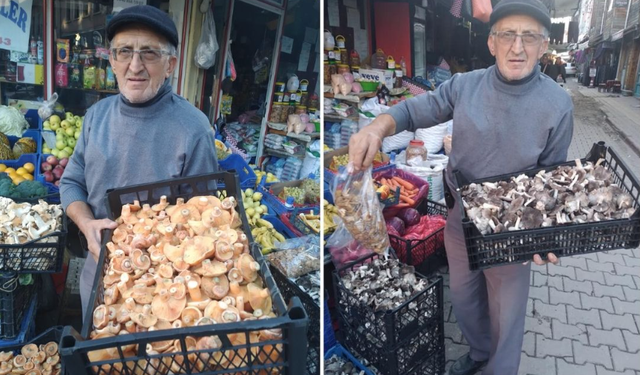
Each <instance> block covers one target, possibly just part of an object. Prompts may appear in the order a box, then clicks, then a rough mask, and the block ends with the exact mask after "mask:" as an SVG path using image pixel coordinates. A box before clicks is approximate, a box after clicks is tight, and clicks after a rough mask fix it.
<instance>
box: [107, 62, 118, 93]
mask: <svg viewBox="0 0 640 375" xmlns="http://www.w3.org/2000/svg"><path fill="white" fill-rule="evenodd" d="M115 88H116V76H115V74H113V68H112V67H111V65H109V66H107V77H106V81H105V89H107V90H113V89H115Z"/></svg>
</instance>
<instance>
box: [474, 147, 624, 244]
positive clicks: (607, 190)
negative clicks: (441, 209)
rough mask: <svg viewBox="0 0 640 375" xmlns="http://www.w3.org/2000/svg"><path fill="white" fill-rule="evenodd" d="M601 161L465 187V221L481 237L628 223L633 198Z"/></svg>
mask: <svg viewBox="0 0 640 375" xmlns="http://www.w3.org/2000/svg"><path fill="white" fill-rule="evenodd" d="M603 161H604V159H600V160H598V162H596V163H595V164H594V163H591V162H587V163H586V164H585V165H582V163H581V162H580V160H576V165H575V166H560V167H558V168H556V169H554V170H553V171H550V172H546V171H540V172H538V173H537V174H536V175H535V176H533V177H529V176H527V175H524V174H521V175H519V176H517V177H512V178H511V179H510V181H498V182H483V183H482V184H475V183H472V184H469V185H468V186H466V187H464V188H463V189H462V197H463V203H464V207H465V210H466V212H467V216H468V217H469V218H470V219H471V220H473V221H474V223H475V224H476V226H477V227H478V230H479V231H480V232H481V233H482V234H490V233H500V232H505V231H515V230H522V229H533V228H540V227H552V226H556V225H562V224H580V223H588V222H596V221H602V220H613V219H626V218H629V217H631V215H632V214H633V213H634V212H635V210H636V208H634V207H633V203H634V202H633V198H632V197H631V195H629V194H628V193H626V192H625V191H624V190H623V189H621V188H620V187H619V186H617V185H616V184H615V182H614V180H613V175H612V173H611V171H609V170H608V169H607V168H606V167H605V166H603V165H602V162H603Z"/></svg>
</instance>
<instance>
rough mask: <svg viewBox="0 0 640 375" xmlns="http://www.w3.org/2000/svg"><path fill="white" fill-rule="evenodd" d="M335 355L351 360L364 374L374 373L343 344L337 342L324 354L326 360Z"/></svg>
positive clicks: (370, 374) (371, 374)
mask: <svg viewBox="0 0 640 375" xmlns="http://www.w3.org/2000/svg"><path fill="white" fill-rule="evenodd" d="M334 355H335V356H338V357H340V358H343V359H345V360H347V361H348V362H351V363H352V364H353V365H354V367H355V368H357V369H358V370H359V371H360V374H362V373H364V375H373V372H371V371H370V370H369V369H368V368H366V367H365V366H364V365H363V364H362V363H360V361H358V360H357V359H356V358H355V357H354V356H353V355H352V354H351V353H349V351H348V350H347V349H345V348H344V347H343V346H342V345H340V344H336V345H334V346H333V347H331V349H329V351H328V352H327V353H326V354H325V355H324V359H325V361H326V360H328V359H329V358H331V357H333V356H334Z"/></svg>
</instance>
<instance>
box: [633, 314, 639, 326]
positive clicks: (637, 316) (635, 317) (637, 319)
mask: <svg viewBox="0 0 640 375" xmlns="http://www.w3.org/2000/svg"><path fill="white" fill-rule="evenodd" d="M633 319H634V320H635V321H636V327H638V329H640V315H634V316H633Z"/></svg>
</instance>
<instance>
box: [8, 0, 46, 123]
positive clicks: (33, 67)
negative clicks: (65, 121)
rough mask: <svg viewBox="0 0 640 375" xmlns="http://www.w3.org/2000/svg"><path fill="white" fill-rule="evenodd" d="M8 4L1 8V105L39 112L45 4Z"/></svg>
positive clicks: (18, 0)
mask: <svg viewBox="0 0 640 375" xmlns="http://www.w3.org/2000/svg"><path fill="white" fill-rule="evenodd" d="M5 3H6V4H7V5H6V6H0V104H2V105H11V106H15V107H18V108H19V109H21V110H22V111H23V112H25V111H26V110H28V109H31V108H33V109H37V108H38V104H37V103H38V101H39V100H42V98H43V95H44V79H45V77H44V74H45V69H44V49H45V48H44V47H45V46H44V40H45V38H44V24H43V20H44V17H43V9H42V6H43V2H42V1H38V0H13V1H11V2H3V4H5ZM14 4H15V5H14Z"/></svg>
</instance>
